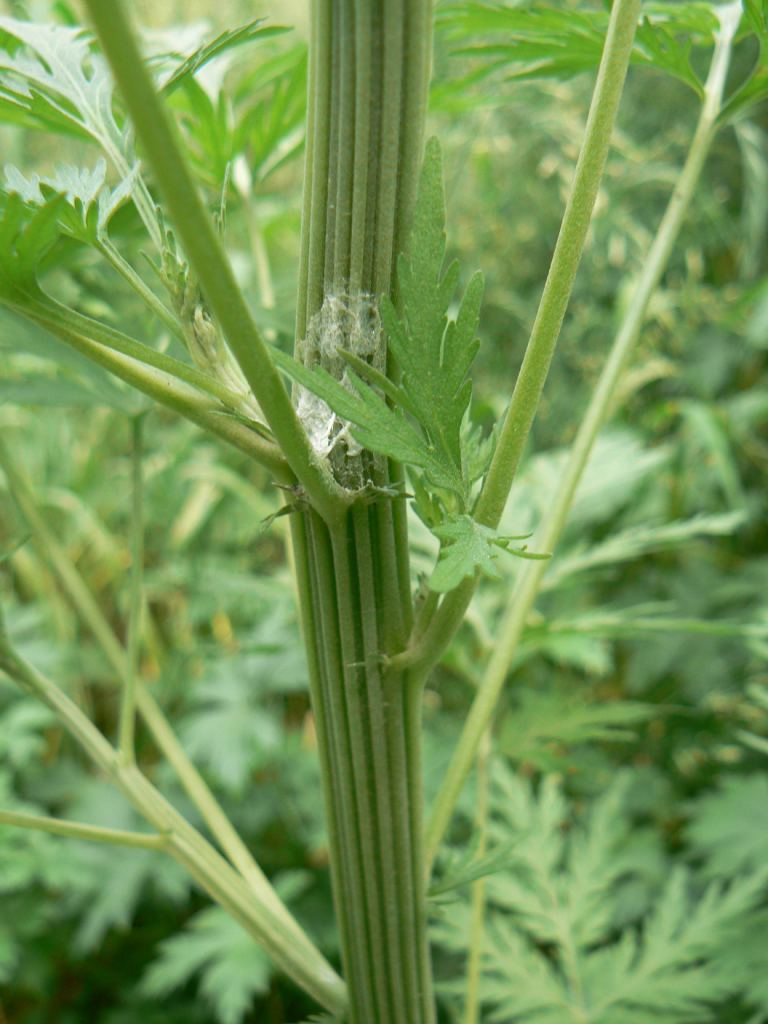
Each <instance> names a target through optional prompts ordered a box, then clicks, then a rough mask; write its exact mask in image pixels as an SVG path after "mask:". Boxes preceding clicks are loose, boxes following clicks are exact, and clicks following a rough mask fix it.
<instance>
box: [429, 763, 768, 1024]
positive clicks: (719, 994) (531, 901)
mask: <svg viewBox="0 0 768 1024" xmlns="http://www.w3.org/2000/svg"><path fill="white" fill-rule="evenodd" d="M494 778H495V783H496V788H495V790H494V791H493V794H492V804H491V808H492V819H491V837H492V838H493V839H494V840H495V841H497V842H512V841H515V847H514V856H513V857H512V858H511V859H510V861H509V864H508V865H507V867H506V868H505V869H504V870H502V871H501V872H499V873H498V874H494V875H491V876H490V877H489V879H488V881H487V883H486V891H487V899H488V905H489V913H488V920H487V933H486V936H487V937H486V941H485V943H484V948H483V960H482V979H481V982H480V991H481V993H482V999H483V1002H484V1004H485V1005H486V1006H487V1007H488V1008H489V1017H488V1019H489V1020H491V1021H496V1022H498V1024H502V1022H504V1024H506V1022H511V1021H515V1022H520V1024H528V1022H530V1024H541V1022H545V1021H546V1022H547V1024H647V1021H649V1020H651V1019H659V1020H663V1021H665V1024H666V1022H669V1024H683V1022H694V1021H695V1022H696V1024H704V1022H706V1021H711V1022H713V1024H714V1021H716V1020H718V1019H719V1018H718V1016H717V1014H718V1012H719V1011H718V1007H717V1003H718V1002H719V1001H721V1000H723V999H724V998H726V997H728V996H729V995H733V994H735V993H737V992H738V991H739V990H740V985H741V979H740V977H739V976H738V973H736V972H726V971H723V970H721V969H719V963H718V957H719V954H720V950H721V948H722V944H723V943H724V942H726V941H728V940H730V939H732V938H733V936H734V935H735V934H738V929H739V928H743V927H745V926H746V925H747V924H748V922H749V921H750V920H751V915H752V914H753V912H754V909H755V908H756V907H757V906H758V905H759V903H760V901H761V899H762V896H763V894H764V891H765V885H766V875H765V873H764V872H762V873H761V872H755V873H752V874H749V875H745V876H742V877H740V878H738V879H736V880H735V881H731V882H730V883H726V884H723V883H721V882H717V883H714V884H710V885H708V886H702V885H701V884H700V883H697V882H695V881H694V879H693V878H692V877H691V875H690V874H689V873H688V872H686V871H685V870H677V871H673V872H672V873H671V874H668V878H667V880H666V881H665V882H664V881H663V879H664V874H665V872H664V869H663V860H662V856H663V855H662V851H661V849H660V848H659V847H658V845H656V846H655V847H652V848H650V849H649V847H648V845H647V841H645V840H643V841H641V838H640V836H639V834H638V830H637V826H636V825H635V823H634V822H633V821H632V819H631V816H630V814H629V813H628V811H627V796H628V788H627V787H628V784H629V781H630V780H629V778H628V777H626V776H620V777H619V778H618V779H617V780H616V782H615V783H614V784H613V785H611V786H610V787H609V788H608V789H607V790H606V791H605V792H604V793H603V794H602V795H601V796H599V797H598V798H597V800H596V801H594V803H593V805H592V809H591V812H590V814H589V815H588V816H587V817H586V818H585V819H584V820H582V821H578V820H576V821H574V820H573V818H574V815H573V812H572V811H571V810H570V808H569V806H568V804H567V803H566V801H565V800H564V798H563V794H562V790H561V788H560V785H559V784H558V783H557V782H556V781H555V780H554V779H553V778H551V777H550V778H546V779H544V780H543V782H542V784H541V786H540V787H539V791H538V794H536V793H534V791H533V789H532V787H531V786H530V784H529V783H526V782H525V781H523V780H522V779H520V778H519V777H518V776H515V775H513V774H512V773H511V772H510V771H508V770H507V769H505V768H504V767H503V766H502V765H500V764H498V763H497V764H496V765H495V769H494ZM657 887H658V888H657ZM654 893H657V895H656V896H655V898H654V895H653V894H654ZM628 899H629V902H628V903H627V901H628ZM627 906H629V907H632V908H633V910H632V916H631V917H629V918H627V917H626V914H627V910H626V907H627ZM456 921H457V925H458V927H459V928H461V927H462V925H461V924H460V922H461V917H460V916H459V917H457V918H456ZM636 922H637V923H636ZM463 929H464V932H466V924H465V925H464V926H463ZM436 937H437V940H438V942H440V943H441V944H443V943H445V944H447V945H449V947H450V944H451V938H450V934H449V933H447V930H446V923H445V922H443V923H441V924H440V925H439V926H438V928H437V929H436ZM462 985H463V982H461V981H457V982H449V983H447V984H446V985H444V989H445V991H446V992H448V993H452V992H460V991H461V989H462Z"/></svg>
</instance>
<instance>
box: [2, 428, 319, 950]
mask: <svg viewBox="0 0 768 1024" xmlns="http://www.w3.org/2000/svg"><path fill="white" fill-rule="evenodd" d="M0 467H2V469H3V471H4V473H5V476H6V479H7V481H8V485H9V487H10V490H11V492H12V494H13V496H14V498H15V500H16V503H17V505H18V507H19V509H20V511H21V514H22V517H23V519H24V521H25V523H26V525H27V527H28V529H29V530H30V533H31V534H32V538H33V540H34V542H35V545H36V547H37V549H38V551H39V553H40V555H41V557H42V558H43V560H44V561H45V563H46V564H47V565H48V566H49V568H50V569H51V571H52V572H53V574H54V576H55V577H56V578H57V579H58V580H59V582H60V584H61V586H62V588H63V589H64V591H65V593H66V594H67V595H68V597H69V599H70V600H71V602H72V604H73V605H74V607H75V609H76V610H77V612H78V614H79V615H80V617H81V619H82V620H83V622H84V623H85V625H86V627H87V628H88V629H89V630H90V632H91V633H92V635H93V636H94V638H95V640H96V642H97V643H98V645H99V646H100V648H101V650H102V652H103V653H104V655H105V657H106V659H107V662H108V663H109V664H110V665H111V667H112V669H113V670H114V671H115V673H116V675H117V677H118V679H119V680H120V683H121V684H122V685H123V686H126V683H127V681H128V675H129V668H128V659H127V657H126V652H125V650H124V649H123V647H122V646H121V644H120V641H119V640H118V639H117V636H116V635H115V633H114V631H113V630H112V627H111V626H110V624H109V622H108V621H107V619H106V617H105V615H104V613H103V612H102V610H101V608H100V607H99V605H98V603H97V601H96V600H95V598H94V596H93V594H92V593H91V591H90V590H89V588H88V587H87V586H86V584H85V582H84V580H83V578H82V577H81V575H80V573H79V572H78V571H77V569H76V568H75V566H74V565H73V564H72V561H71V560H70V558H69V557H68V555H67V553H66V551H65V550H64V548H63V546H62V545H61V544H60V543H59V541H58V540H57V538H56V537H55V535H54V534H53V531H52V530H51V529H50V527H49V526H48V524H47V523H46V522H45V519H44V518H43V516H42V515H41V514H40V512H39V510H38V508H37V505H36V503H35V500H34V497H33V495H32V493H31V491H30V488H29V485H28V484H27V482H26V480H25V478H24V476H23V474H22V472H21V471H20V469H19V468H18V466H17V465H16V463H15V460H14V459H13V458H12V456H11V454H10V452H9V451H8V448H7V446H6V445H5V444H4V443H3V441H2V439H1V438H0ZM136 705H137V708H138V711H139V713H140V714H141V717H142V719H143V720H144V722H145V723H146V725H147V727H148V728H149V730H150V732H151V733H152V736H153V738H154V740H155V742H156V743H157V746H158V749H159V750H160V751H161V753H162V754H163V755H164V756H165V757H166V759H167V760H168V762H169V764H170V765H171V766H172V767H173V769H174V771H175V772H176V774H177V776H178V778H179V781H180V782H181V784H182V786H183V787H184V789H185V791H186V792H187V794H188V796H189V797H190V799H191V800H192V801H193V803H194V804H195V806H196V807H197V808H198V810H199V811H200V813H201V815H202V816H203V819H204V821H205V822H206V824H207V825H208V827H209V829H210V831H211V834H212V835H213V836H214V837H215V838H216V840H217V842H218V843H219V845H220V846H221V849H222V850H223V851H224V852H225V853H226V854H227V856H228V857H229V858H230V860H231V861H232V863H233V864H234V865H235V866H236V867H237V868H238V870H239V871H240V873H241V874H242V876H243V877H244V878H245V879H246V880H247V882H248V884H249V886H250V887H251V889H252V891H253V893H254V895H255V896H256V898H257V899H258V900H259V901H260V902H262V903H265V904H266V905H268V906H269V907H270V909H271V911H272V913H274V914H277V915H280V916H282V918H283V920H284V922H285V923H286V925H287V926H288V927H290V928H292V929H294V931H295V932H296V935H297V939H296V941H297V945H298V946H299V947H302V946H306V947H308V948H309V949H310V950H314V946H313V945H312V943H311V941H310V939H309V938H308V937H307V936H306V935H305V934H304V933H303V932H302V931H301V929H300V927H299V925H298V924H297V923H296V920H295V918H294V917H293V916H292V915H291V913H290V912H289V911H288V909H287V908H286V906H285V904H284V903H283V902H282V900H281V899H280V897H279V896H278V895H277V893H276V892H275V891H274V889H273V888H272V886H271V885H270V883H269V880H268V879H267V877H266V875H265V874H264V873H263V871H262V870H261V868H260V867H259V866H258V864H257V863H256V861H255V860H254V859H253V857H252V855H251V853H250V852H249V850H248V848H247V847H246V846H245V844H244V843H243V841H242V839H241V838H240V836H239V835H238V834H237V832H236V831H235V829H234V827H233V826H232V824H231V822H230V821H229V819H228V818H227V816H226V815H225V814H224V811H223V810H222V808H221V805H220V804H219V803H218V801H217V800H216V798H215V796H214V795H213V793H212V792H211V790H210V789H209V787H208V785H207V784H206V782H205V780H204V779H203V777H202V776H201V775H200V773H199V772H198V770H197V769H196V768H195V766H194V764H193V763H192V762H191V761H190V759H189V757H188V756H187V754H186V752H185V751H184V748H183V747H182V746H181V744H180V743H179V740H178V738H177V736H176V734H175V733H174V731H173V729H172V728H171V726H170V724H169V723H168V720H167V719H166V717H165V715H164V714H163V712H162V710H161V709H160V707H159V706H158V704H157V702H156V701H155V699H154V698H153V697H152V695H151V694H150V692H149V691H148V690H147V689H146V687H144V686H139V687H138V689H137V692H136Z"/></svg>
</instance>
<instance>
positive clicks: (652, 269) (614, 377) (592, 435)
mask: <svg viewBox="0 0 768 1024" xmlns="http://www.w3.org/2000/svg"><path fill="white" fill-rule="evenodd" d="M740 9H741V8H740V4H738V3H736V4H729V5H728V6H727V7H724V8H721V13H720V17H721V31H720V33H719V36H718V39H717V43H716V46H715V51H714V54H713V57H712V63H711V66H710V71H709V75H708V77H707V83H706V86H705V92H704V102H703V105H702V109H701V114H700V116H699V121H698V124H697V126H696V131H695V133H694V136H693V139H692V141H691V146H690V148H689V150H688V156H687V158H686V161H685V164H684V166H683V168H682V170H681V172H680V175H679V177H678V180H677V183H676V185H675V189H674V192H673V193H672V196H671V198H670V200H669V204H668V206H667V208H666V211H665V212H664V216H663V218H662V220H661V223H660V225H659V228H658V231H657V232H656V236H655V238H654V241H653V244H652V246H651V249H650V251H649V253H648V256H647V258H646V260H645V263H644V265H643V270H642V272H641V274H640V277H639V279H638V281H637V284H636V286H635V290H634V293H633V296H632V301H631V302H630V305H629V308H628V310H627V312H626V315H625V317H624V320H623V322H622V324H621V328H620V329H619V333H618V335H617V336H616V339H615V341H614V343H613V345H612V347H611V351H610V353H609V355H608V359H607V361H606V364H605V367H604V368H603V372H602V373H601V375H600V380H599V381H598V383H597V387H596V388H595V391H594V393H593V395H592V398H591V400H590V403H589V406H588V408H587V411H586V413H585V415H584V418H583V420H582V421H581V424H580V426H579V430H578V433H577V435H576V438H575V440H574V442H573V446H572V448H571V451H570V454H569V457H568V462H567V465H566V466H565V470H564V472H563V473H562V475H561V476H560V481H559V484H558V488H557V491H556V493H555V496H554V498H553V500H552V502H551V504H550V505H549V508H548V511H547V514H546V517H545V519H544V521H543V523H542V524H541V526H540V528H539V530H538V531H537V533H536V536H535V538H534V540H533V541H532V544H533V545H534V546H535V549H536V550H539V551H552V550H554V548H555V546H556V544H557V541H558V540H559V538H560V535H561V533H562V531H563V528H564V526H565V522H566V519H567V516H568V512H569V511H570V508H571V505H572V503H573V499H574V496H575V494H576V489H577V487H578V484H579V481H580V480H581V477H582V474H583V472H584V468H585V466H586V464H587V461H588V459H589V456H590V453H591V451H592V448H593V446H594V443H595V439H596V438H597V435H598V433H599V431H600V428H601V426H602V425H603V423H604V421H605V418H606V416H607V414H608V412H609V410H610V407H611V401H612V398H613V396H614V395H615V393H616V387H617V384H618V383H619V380H620V378H621V374H622V372H623V370H624V368H625V366H626V363H627V360H628V358H629V356H630V354H631V353H632V350H633V348H634V346H635V344H636V342H637V339H638V337H639V335H640V330H641V328H642V325H643V321H644V320H645V316H646V313H647V311H648V305H649V303H650V300H651V296H652V295H653V292H654V290H655V289H656V287H657V285H658V283H659V281H660V280H661V277H662V274H663V273H664V271H665V269H666V267H667V264H668V262H669V257H670V255H671V253H672V249H673V246H674V244H675V242H676V240H677V237H678V235H679V233H680V228H681V226H682V223H683V219H684V217H685V214H686V211H687V209H688V207H689V205H690V202H691V200H692V198H693V196H694V193H695V191H696V187H697V185H698V182H699V178H700V176H701V171H702V168H703V166H704V161H705V160H706V157H707V154H708V153H709V150H710V147H711V145H712V140H713V139H714V137H715V133H716V131H717V122H718V117H719V114H720V110H721V103H722V95H723V86H724V83H725V76H726V73H727V70H728V64H729V61H730V55H731V46H732V43H733V36H734V33H735V31H736V28H737V26H738V21H739V14H740ZM546 569H547V562H526V563H525V564H524V566H523V568H522V570H521V572H520V576H519V578H518V582H517V585H516V586H515V588H514V591H513V593H512V594H511V596H510V598H509V601H508V603H507V607H506V610H505V612H504V614H503V616H502V619H501V623H500V624H499V627H498V630H497V637H498V640H497V642H496V646H495V647H494V650H493V653H492V655H491V658H490V661H489V662H488V666H487V668H486V670H485V673H484V675H483V679H482V682H481V683H480V687H479V689H478V692H477V694H476V696H475V699H474V701H473V703H472V707H471V709H470V712H469V715H468V717H467V719H466V722H465V723H464V728H463V730H462V733H461V736H460V738H459V742H458V744H457V746H456V749H455V751H454V753H453V757H452V759H451V763H450V765H449V767H448V771H447V773H446V775H445V778H444V780H443V784H442V787H441V789H440V792H439V793H438V796H437V798H436V800H435V804H434V806H433V808H432V812H431V815H430V820H429V824H428V828H427V868H428V870H431V865H432V863H433V861H434V858H435V855H436V853H437V849H438V846H439V845H440V842H441V840H442V838H443V836H444V834H445V831H446V829H447V827H448V823H449V822H450V819H451V816H452V814H453V811H454V808H455V806H456V802H457V800H458V798H459V794H460V793H461V790H462V787H463V785H464V783H465V781H466V779H467V776H468V775H469V773H470V771H471V769H472V763H473V760H474V758H475V756H476V753H477V749H478V745H479V743H480V741H481V738H482V736H483V734H484V732H485V730H486V729H487V728H488V727H489V725H490V723H491V720H492V718H493V714H494V712H495V710H496V705H497V704H498V700H499V697H500V695H501V692H502V689H503V687H504V682H505V680H506V678H507V673H508V672H509V667H510V664H511V662H512V659H513V658H514V656H515V652H516V651H517V648H518V644H519V643H520V639H521V637H522V635H523V631H524V629H525V624H526V621H527V619H528V616H529V614H530V612H531V609H532V608H533V605H534V602H535V600H536V596H537V594H538V592H539V587H540V584H541V580H542V577H543V576H544V573H545V572H546Z"/></svg>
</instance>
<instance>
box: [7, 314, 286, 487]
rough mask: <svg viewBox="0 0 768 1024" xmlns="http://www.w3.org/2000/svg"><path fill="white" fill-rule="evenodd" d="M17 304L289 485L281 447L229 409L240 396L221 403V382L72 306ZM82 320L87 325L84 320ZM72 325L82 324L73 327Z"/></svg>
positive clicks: (42, 324) (72, 344)
mask: <svg viewBox="0 0 768 1024" xmlns="http://www.w3.org/2000/svg"><path fill="white" fill-rule="evenodd" d="M12 308H13V310H14V312H16V313H19V314H20V315H21V316H24V317H26V319H28V320H31V321H32V322H33V323H36V324H38V325H39V326H40V327H44V328H45V330H47V331H49V332H50V333H51V334H52V335H54V337H56V338H58V339H59V341H62V342H63V343H64V344H66V345H69V346H70V348H73V349H75V350H76V351H77V352H80V353H81V354H82V355H84V356H86V357H87V358H88V359H90V360H92V361H93V362H95V363H98V365H99V366H103V367H104V368H105V369H106V370H108V371H109V372H110V373H113V374H114V375H115V376H116V377H119V378H120V379H121V380H123V381H125V382H126V383H127V384H130V385H131V386H132V387H135V388H136V389H137V390H138V391H141V392H142V393H143V394H145V395H147V396H148V397H149V398H153V399H154V400H155V401H156V402H159V403H160V404H161V405H164V406H166V408H169V409H172V410H173V411H174V412H176V413H178V414H179V415H181V416H183V417H184V418H185V419H188V420H190V421H191V422H192V423H195V424H197V425H198V426H200V427H202V428H203V429H204V430H206V431H208V433H211V434H214V435H216V436H217V437H220V438H222V439H223V440H225V441H227V442H228V443H229V444H231V445H233V446H234V447H235V448H238V449H239V450H240V451H243V452H245V453H246V454H247V455H249V456H251V458H253V459H254V461H256V462H259V463H261V464H262V465H263V466H265V467H266V468H267V469H269V470H270V471H271V472H272V473H273V474H274V475H275V478H276V479H278V480H280V481H281V482H284V483H290V482H291V481H292V480H293V479H294V477H293V475H292V474H291V473H290V470H289V469H288V464H287V463H286V461H285V459H284V458H283V456H282V453H281V452H280V449H279V448H278V447H277V446H276V445H275V444H274V443H272V442H271V441H269V440H267V439H266V438H265V437H263V436H262V435H261V434H260V433H259V432H258V431H257V430H256V429H255V428H253V427H251V426H249V425H248V424H247V422H245V421H243V420H242V419H240V418H239V417H237V416H235V415H234V414H232V413H230V412H229V409H230V408H234V407H235V406H236V403H237V402H238V399H237V397H236V396H234V395H233V394H232V392H229V391H228V390H227V389H222V390H223V391H224V392H225V394H224V396H223V397H224V399H225V401H224V405H221V404H219V402H218V401H215V400H214V397H213V395H214V394H216V397H217V398H219V397H221V396H219V395H218V393H217V392H218V390H219V385H218V384H216V383H215V382H213V381H211V379H210V378H209V377H207V375H206V374H203V373H202V372H201V371H200V370H196V369H195V368H193V367H191V366H187V365H186V364H184V363H180V362H179V360H176V359H172V358H171V357H170V356H166V355H163V354H162V353H160V352H155V350H154V349H151V348H149V346H147V345H142V344H141V343H140V342H137V341H134V340H133V339H132V338H128V337H127V336H126V335H121V334H120V333H119V332H117V331H112V329H111V328H107V327H105V326H104V325H103V324H97V323H96V321H91V320H89V319H88V318H87V317H81V316H80V314H77V313H75V312H74V311H73V310H66V313H67V314H70V315H69V316H65V315H64V314H62V313H61V312H60V310H63V309H64V307H58V306H57V305H56V306H51V307H50V308H49V306H48V303H47V302H46V303H39V304H35V305H32V304H31V303H30V304H28V303H25V304H24V305H18V306H13V307H12ZM81 321H84V322H85V323H82V324H81V323H80V322H81ZM70 323H71V324H73V325H74V324H78V326H77V327H74V326H72V327H70V326H68V324H70ZM94 335H96V337H94ZM169 364H171V365H170V367H169ZM171 367H172V368H171ZM180 367H181V369H179V368H180ZM187 382H189V383H187ZM189 384H191V386H189ZM225 406H226V407H225Z"/></svg>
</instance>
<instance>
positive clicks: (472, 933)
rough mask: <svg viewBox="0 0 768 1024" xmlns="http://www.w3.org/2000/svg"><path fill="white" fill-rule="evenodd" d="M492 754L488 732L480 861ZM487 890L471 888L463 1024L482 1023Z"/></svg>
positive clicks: (481, 764) (482, 755)
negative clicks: (481, 991) (482, 967)
mask: <svg viewBox="0 0 768 1024" xmlns="http://www.w3.org/2000/svg"><path fill="white" fill-rule="evenodd" d="M490 753H491V732H490V729H488V730H486V732H485V735H484V736H483V740H482V742H481V744H480V748H479V749H478V751H477V774H476V780H477V795H476V805H475V806H476V811H475V835H476V836H477V837H478V840H479V841H478V845H477V857H478V858H481V857H483V856H484V855H485V851H486V848H487V845H488V814H489V808H490V776H489V771H488V759H489V757H490ZM485 886H486V879H485V878H478V880H477V881H476V882H474V883H473V885H472V896H471V907H472V910H471V918H470V924H469V942H468V951H469V955H468V960H467V997H466V1000H465V1003H464V1024H479V1021H480V980H481V978H480V968H481V963H482V957H483V936H484V934H485V909H486V906H485V905H486V898H485Z"/></svg>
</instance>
